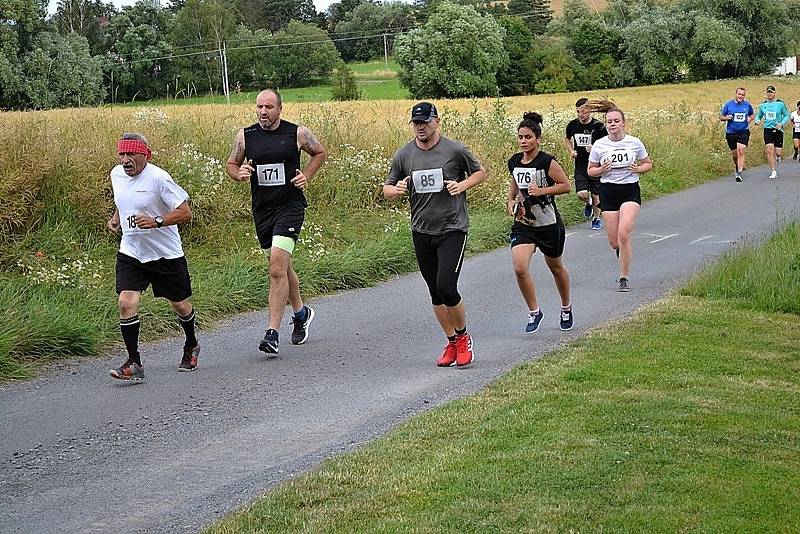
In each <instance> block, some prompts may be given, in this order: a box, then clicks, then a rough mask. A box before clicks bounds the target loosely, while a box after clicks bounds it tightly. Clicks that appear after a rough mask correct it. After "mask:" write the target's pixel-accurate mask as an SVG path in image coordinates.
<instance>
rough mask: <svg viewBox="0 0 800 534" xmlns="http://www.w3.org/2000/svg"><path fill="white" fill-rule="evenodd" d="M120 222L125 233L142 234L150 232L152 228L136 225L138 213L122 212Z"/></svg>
mask: <svg viewBox="0 0 800 534" xmlns="http://www.w3.org/2000/svg"><path fill="white" fill-rule="evenodd" d="M119 224H120V225H121V226H122V233H123V235H141V234H149V233H150V228H139V227H138V226H137V225H136V213H134V212H132V211H131V212H128V213H120V214H119Z"/></svg>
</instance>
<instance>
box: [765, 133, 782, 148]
mask: <svg viewBox="0 0 800 534" xmlns="http://www.w3.org/2000/svg"><path fill="white" fill-rule="evenodd" d="M764 144H765V145H774V146H775V148H783V130H781V129H780V128H764Z"/></svg>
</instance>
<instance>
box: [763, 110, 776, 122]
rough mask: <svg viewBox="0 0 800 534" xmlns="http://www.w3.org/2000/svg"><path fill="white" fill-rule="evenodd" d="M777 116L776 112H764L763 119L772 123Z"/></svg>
mask: <svg viewBox="0 0 800 534" xmlns="http://www.w3.org/2000/svg"><path fill="white" fill-rule="evenodd" d="M777 116H778V114H777V113H776V112H774V111H766V112H765V113H764V117H766V118H767V120H768V121H774V120H775V117H777Z"/></svg>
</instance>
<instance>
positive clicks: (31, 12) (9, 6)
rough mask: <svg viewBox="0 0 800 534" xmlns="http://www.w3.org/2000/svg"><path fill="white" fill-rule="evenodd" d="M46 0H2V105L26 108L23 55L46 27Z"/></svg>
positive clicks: (0, 33)
mask: <svg viewBox="0 0 800 534" xmlns="http://www.w3.org/2000/svg"><path fill="white" fill-rule="evenodd" d="M46 6H47V2H46V1H44V0H0V52H2V53H0V108H24V107H27V103H26V101H25V95H24V92H23V91H22V86H23V84H24V80H23V79H22V78H21V74H20V69H21V67H20V56H21V55H22V54H25V53H26V52H28V51H30V50H31V49H32V48H34V44H33V39H34V37H35V36H36V35H37V34H38V33H39V32H41V31H44V30H45V22H44V15H45V7H46Z"/></svg>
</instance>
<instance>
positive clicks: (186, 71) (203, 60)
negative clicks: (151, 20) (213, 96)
mask: <svg viewBox="0 0 800 534" xmlns="http://www.w3.org/2000/svg"><path fill="white" fill-rule="evenodd" d="M238 20H239V14H238V12H237V11H236V10H235V9H231V6H230V5H229V3H228V2H226V1H225V0H187V2H186V5H185V6H184V7H183V9H182V10H181V11H180V12H179V13H178V14H177V15H176V16H175V24H174V26H173V29H172V32H171V34H170V42H171V43H172V44H173V46H174V47H175V48H179V49H181V50H182V53H190V52H192V51H194V52H197V53H198V54H196V55H192V56H186V57H182V58H177V59H175V66H176V70H177V75H178V77H179V80H180V83H181V84H182V85H183V86H187V87H191V86H194V87H195V89H197V88H199V90H201V91H202V90H203V89H206V88H207V90H208V91H209V92H214V91H217V90H219V89H220V87H221V86H222V65H221V61H220V54H219V49H220V48H222V47H223V46H225V45H226V43H227V42H228V41H230V40H231V37H232V36H233V35H234V33H235V32H236V27H237V23H238ZM190 47H191V48H190Z"/></svg>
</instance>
